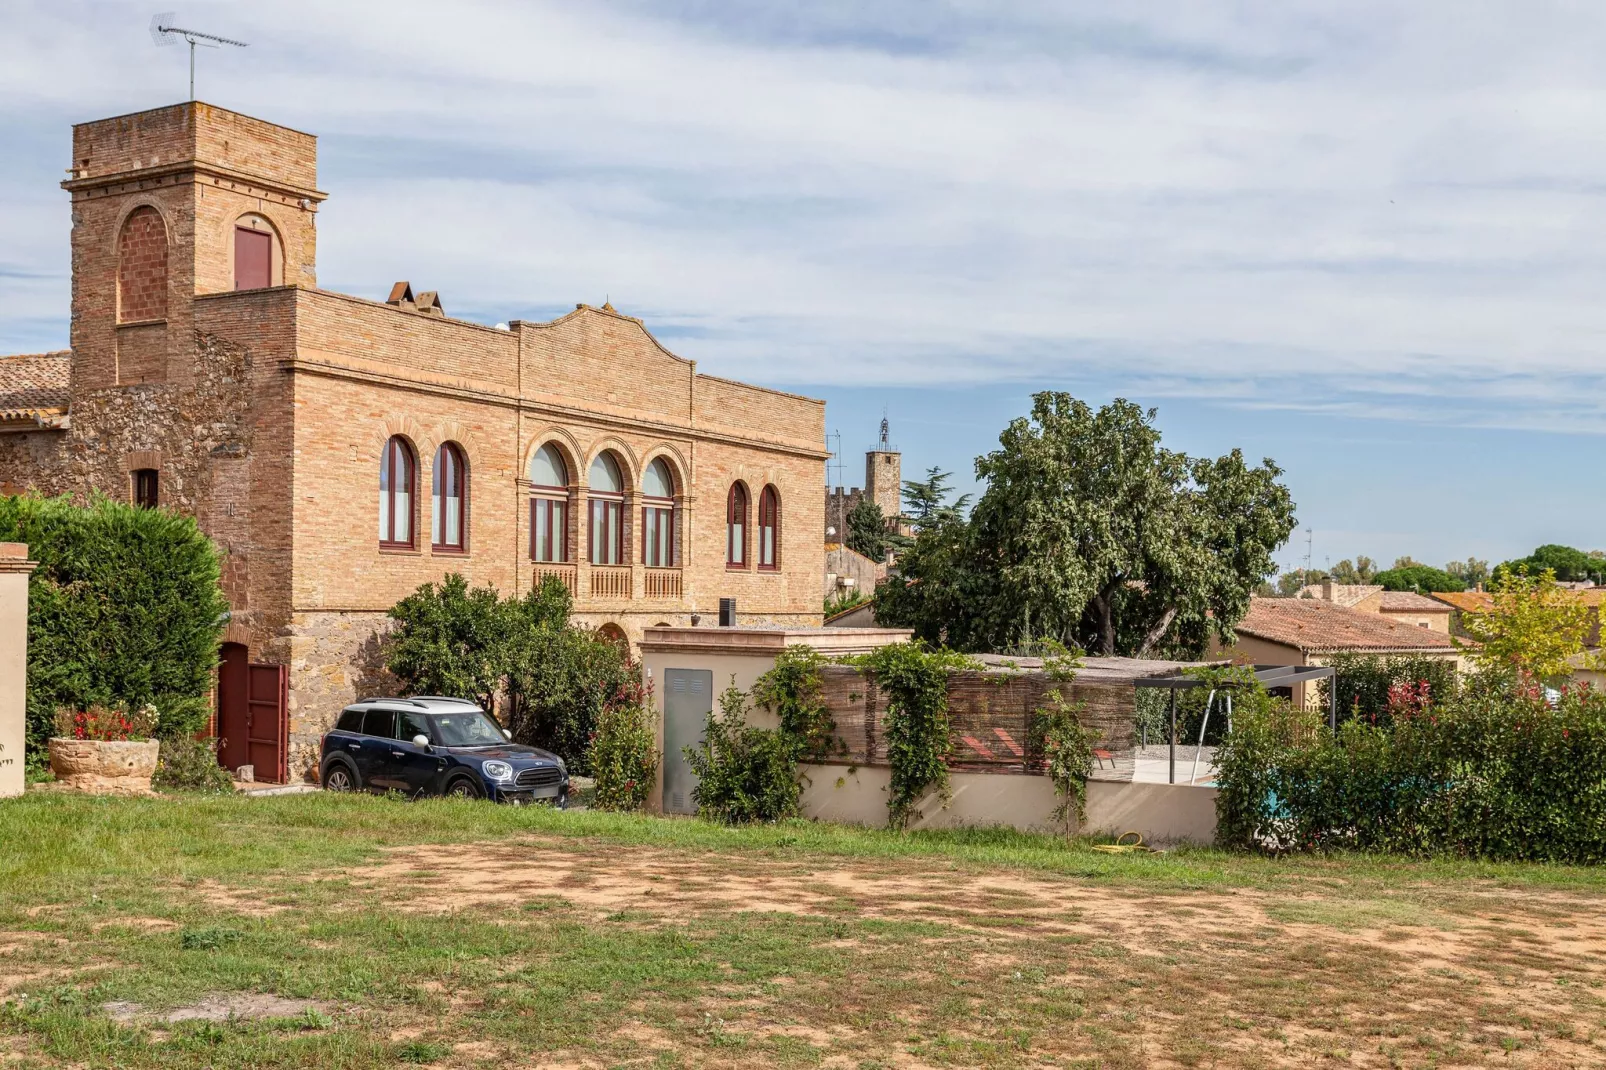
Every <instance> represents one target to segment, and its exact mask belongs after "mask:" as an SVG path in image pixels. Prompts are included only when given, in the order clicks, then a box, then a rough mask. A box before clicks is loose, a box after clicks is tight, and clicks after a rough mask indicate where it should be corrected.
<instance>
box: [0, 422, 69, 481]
mask: <svg viewBox="0 0 1606 1070" xmlns="http://www.w3.org/2000/svg"><path fill="white" fill-rule="evenodd" d="M66 473H67V432H66V431H55V430H49V431H47V430H42V429H41V430H38V431H8V432H6V433H5V434H0V494H24V493H27V492H28V491H34V492H37V493H39V494H45V495H53V494H61V493H64V492H66V490H67V489H68V488H67V486H66Z"/></svg>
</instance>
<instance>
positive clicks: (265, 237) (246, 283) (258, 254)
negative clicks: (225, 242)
mask: <svg viewBox="0 0 1606 1070" xmlns="http://www.w3.org/2000/svg"><path fill="white" fill-rule="evenodd" d="M272 285H273V235H271V234H266V233H264V232H262V231H260V230H247V229H245V228H244V227H235V228H234V288H235V289H236V290H259V289H261V288H262V287H264V286H272Z"/></svg>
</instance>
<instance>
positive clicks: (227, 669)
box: [217, 643, 251, 772]
mask: <svg viewBox="0 0 1606 1070" xmlns="http://www.w3.org/2000/svg"><path fill="white" fill-rule="evenodd" d="M222 655H223V658H222V663H221V664H220V665H219V666H218V670H217V734H218V739H219V740H220V743H219V745H218V749H217V760H218V764H219V765H221V766H223V768H225V769H228V770H230V771H231V772H232V771H233V770H235V769H238V768H240V766H242V765H250V764H251V743H250V732H249V722H250V716H251V713H250V709H249V708H248V707H247V705H246V690H245V689H246V680H247V677H248V676H249V675H250V668H251V666H250V665H249V664H248V662H249V660H250V659H249V657H248V656H247V653H246V649H245V647H244V646H242V645H240V644H239V643H224V644H223V650H222Z"/></svg>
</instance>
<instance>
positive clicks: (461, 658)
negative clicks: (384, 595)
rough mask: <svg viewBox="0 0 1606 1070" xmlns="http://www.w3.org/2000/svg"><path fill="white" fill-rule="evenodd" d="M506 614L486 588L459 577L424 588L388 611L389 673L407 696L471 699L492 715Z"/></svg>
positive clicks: (505, 639) (504, 644)
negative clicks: (391, 622)
mask: <svg viewBox="0 0 1606 1070" xmlns="http://www.w3.org/2000/svg"><path fill="white" fill-rule="evenodd" d="M509 616H510V615H509V612H508V610H507V609H506V608H505V607H504V605H503V603H502V602H501V600H500V599H499V598H498V597H497V594H496V588H494V587H491V586H485V587H478V588H473V589H470V587H469V585H468V581H467V580H465V579H464V578H463V576H462V574H461V573H457V572H453V573H449V574H448V575H447V576H446V578H445V579H444V580H442V581H441V583H440V585H439V586H436V585H435V584H433V583H426V584H424V585H423V586H421V587H419V588H418V590H416V591H414V592H413V593H412V594H410V595H408V596H407V597H406V598H403V599H402V600H401V601H400V602H397V603H396V604H395V605H394V606H393V607H391V610H390V617H391V619H392V620H394V621H395V622H396V627H395V630H394V631H393V632H392V633H391V636H390V642H389V646H388V651H387V654H388V656H387V659H386V660H387V663H388V666H389V668H390V671H391V672H392V673H393V674H394V675H395V676H396V678H397V679H399V680H400V681H401V682H402V684H403V686H404V687H405V688H406V689H407V690H408V691H409V692H410V693H412V694H417V695H449V696H453V697H457V698H466V699H471V700H472V701H474V702H475V703H476V704H478V705H479V707H480V708H481V709H483V710H490V709H494V708H495V707H494V706H493V703H494V701H495V699H496V694H497V692H498V691H500V690H501V685H502V677H503V675H504V673H505V671H506V669H505V664H506V653H507V645H508V633H509V629H508V624H509Z"/></svg>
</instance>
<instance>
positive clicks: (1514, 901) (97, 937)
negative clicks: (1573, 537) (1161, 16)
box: [0, 796, 1606, 1070]
mask: <svg viewBox="0 0 1606 1070" xmlns="http://www.w3.org/2000/svg"><path fill="white" fill-rule="evenodd" d="M0 844H3V845H4V848H5V849H4V850H3V851H0V1067H5V1068H7V1070H9V1068H10V1067H13V1066H16V1067H33V1066H39V1067H46V1066H49V1067H56V1066H108V1065H116V1066H122V1067H130V1068H144V1067H152V1068H154V1067H163V1068H165V1067H181V1068H185V1067H194V1068H201V1067H247V1066H249V1067H294V1066H330V1067H344V1068H352V1070H364V1068H369V1067H390V1066H402V1065H426V1066H438V1067H478V1066H485V1067H490V1066H497V1067H501V1066H506V1065H518V1066H547V1067H613V1066H643V1067H647V1066H652V1067H672V1066H685V1067H692V1066H708V1067H748V1066H774V1067H813V1066H820V1067H846V1068H873V1067H900V1068H901V1067H923V1066H931V1067H938V1066H1008V1067H1018V1066H1043V1067H1048V1066H1064V1067H1073V1066H1074V1067H1151V1066H1153V1067H1193V1066H1197V1067H1284V1066H1287V1067H1296V1066H1298V1067H1303V1066H1354V1067H1452V1066H1455V1067H1459V1066H1500V1067H1546V1068H1548V1067H1568V1066H1578V1067H1585V1066H1598V1065H1606V1043H1603V1041H1606V1034H1603V1033H1602V1027H1603V1025H1606V1003H1603V999H1602V997H1603V995H1606V989H1603V988H1602V985H1603V982H1606V967H1603V966H1602V965H1601V963H1602V962H1603V961H1606V959H1603V956H1602V952H1603V951H1606V909H1603V908H1602V906H1601V904H1602V902H1606V900H1603V899H1602V898H1601V896H1600V890H1601V887H1600V885H1601V880H1600V877H1599V875H1597V873H1595V872H1594V871H1589V870H1576V869H1565V868H1546V867H1516V866H1483V865H1478V864H1471V863H1414V862H1408V861H1403V860H1399V859H1379V858H1338V859H1307V860H1293V861H1289V860H1283V861H1274V860H1268V859H1258V858H1243V857H1235V856H1232V855H1227V854H1222V853H1219V852H1214V851H1179V852H1176V853H1173V854H1169V855H1161V856H1145V857H1124V856H1110V855H1104V854H1100V853H1097V852H1093V851H1091V850H1090V849H1089V847H1088V845H1087V844H1085V843H1081V842H1078V841H1065V840H1058V839H1054V838H1050V837H1033V836H1024V835H1021V834H1018V833H1008V832H989V831H973V832H964V833H952V834H926V835H915V836H896V835H892V834H889V833H884V832H874V831H868V830H854V829H839V828H831V827H827V826H816V825H808V824H801V823H800V824H793V825H786V826H781V827H770V828H762V829H735V830H732V829H722V828H717V827H714V826H710V825H707V824H704V823H701V822H695V821H684V820H655V819H646V818H622V817H616V816H609V815H601V814H563V813H555V812H551V811H545V810H511V809H503V808H496V807H491V806H485V805H483V804H454V803H449V802H440V803H434V802H431V803H419V804H407V803H401V802H396V801H393V800H385V799H371V798H351V797H335V796H327V797H323V796H300V797H288V798H278V799H254V800H245V799H220V800H199V799H197V800H89V799H70V798H65V797H47V796H40V797H31V798H27V799H23V800H17V801H12V802H7V803H3V804H0Z"/></svg>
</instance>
